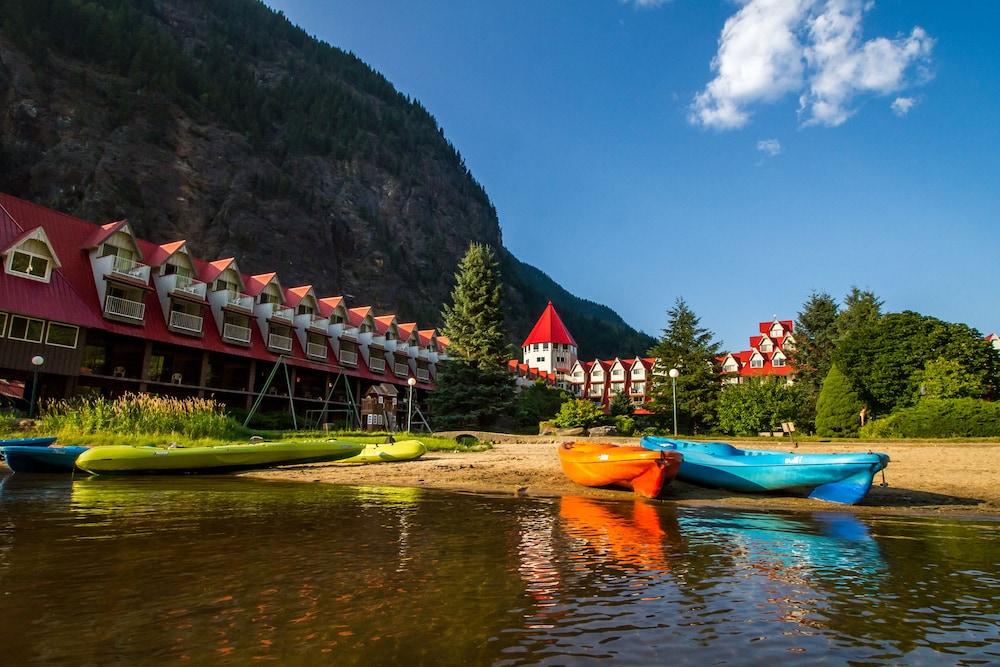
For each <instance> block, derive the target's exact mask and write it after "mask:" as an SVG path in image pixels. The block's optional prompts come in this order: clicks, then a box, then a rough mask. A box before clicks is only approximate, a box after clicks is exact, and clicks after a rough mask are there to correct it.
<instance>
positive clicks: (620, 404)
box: [608, 391, 632, 417]
mask: <svg viewBox="0 0 1000 667" xmlns="http://www.w3.org/2000/svg"><path fill="white" fill-rule="evenodd" d="M608 408H609V411H610V412H611V416H612V417H618V416H622V415H630V414H632V399H630V398H629V397H628V393H627V392H624V391H619V392H618V393H616V394H615V395H614V396H612V397H611V401H610V402H609V405H608Z"/></svg>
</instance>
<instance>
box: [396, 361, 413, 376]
mask: <svg viewBox="0 0 1000 667" xmlns="http://www.w3.org/2000/svg"><path fill="white" fill-rule="evenodd" d="M392 370H394V371H395V372H396V375H398V376H400V377H404V378H405V377H406V376H407V375H409V374H410V365H409V364H400V363H396V364H393V366H392Z"/></svg>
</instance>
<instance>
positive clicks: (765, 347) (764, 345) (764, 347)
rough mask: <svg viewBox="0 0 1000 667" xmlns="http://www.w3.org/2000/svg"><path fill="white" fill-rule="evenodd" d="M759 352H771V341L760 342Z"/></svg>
mask: <svg viewBox="0 0 1000 667" xmlns="http://www.w3.org/2000/svg"><path fill="white" fill-rule="evenodd" d="M760 351H761V352H770V351H771V341H769V340H765V341H761V343H760Z"/></svg>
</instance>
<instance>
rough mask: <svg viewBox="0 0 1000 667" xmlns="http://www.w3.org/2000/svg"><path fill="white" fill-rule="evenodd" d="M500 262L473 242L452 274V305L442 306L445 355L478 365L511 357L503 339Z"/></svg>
mask: <svg viewBox="0 0 1000 667" xmlns="http://www.w3.org/2000/svg"><path fill="white" fill-rule="evenodd" d="M501 290H502V282H501V278H500V264H499V262H498V261H497V258H496V254H494V252H493V249H492V248H490V247H489V246H488V245H485V244H482V243H472V244H470V245H469V250H468V251H467V252H466V253H465V257H463V258H462V261H461V262H460V263H459V265H458V271H457V272H456V273H455V288H454V289H453V290H452V292H451V305H445V307H444V311H443V312H442V317H443V319H444V327H442V333H443V334H444V335H445V336H447V337H448V339H449V341H450V344H449V346H448V354H449V355H451V356H452V357H455V358H458V359H465V360H467V361H471V362H474V363H476V364H479V365H480V366H481V367H483V368H489V367H493V366H496V365H497V364H498V363H501V362H504V361H506V360H507V359H508V358H509V357H510V349H509V346H508V344H507V342H506V340H505V338H504V332H503V310H502V307H501Z"/></svg>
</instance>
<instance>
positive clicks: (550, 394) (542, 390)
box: [517, 380, 573, 426]
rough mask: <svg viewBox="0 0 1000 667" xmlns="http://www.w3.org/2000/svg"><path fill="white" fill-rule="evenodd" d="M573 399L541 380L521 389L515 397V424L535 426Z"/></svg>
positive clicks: (549, 417)
mask: <svg viewBox="0 0 1000 667" xmlns="http://www.w3.org/2000/svg"><path fill="white" fill-rule="evenodd" d="M571 398H573V397H572V396H571V395H570V393H569V392H568V391H564V390H562V389H557V388H556V387H552V386H549V385H547V384H545V382H543V381H542V380H537V381H535V384H533V385H531V386H530V387H527V388H525V389H522V390H521V391H520V392H519V393H518V396H517V422H518V424H519V425H520V426H537V425H538V423H539V422H543V421H548V420H549V419H552V418H553V417H555V416H556V413H558V412H559V408H560V407H562V404H563V403H565V402H566V401H568V400H570V399H571Z"/></svg>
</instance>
